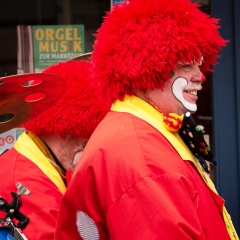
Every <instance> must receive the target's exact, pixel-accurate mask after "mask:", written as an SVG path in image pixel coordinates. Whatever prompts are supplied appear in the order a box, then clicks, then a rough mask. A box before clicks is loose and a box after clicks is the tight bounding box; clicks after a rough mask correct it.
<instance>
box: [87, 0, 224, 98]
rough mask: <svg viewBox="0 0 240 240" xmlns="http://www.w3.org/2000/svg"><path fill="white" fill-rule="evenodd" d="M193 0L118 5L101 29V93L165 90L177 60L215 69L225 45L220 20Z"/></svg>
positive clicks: (97, 52) (97, 59) (97, 63)
mask: <svg viewBox="0 0 240 240" xmlns="http://www.w3.org/2000/svg"><path fill="white" fill-rule="evenodd" d="M198 7H199V5H198V4H193V3H191V2H190V1H189V0H129V1H128V2H122V3H121V4H120V5H114V6H113V8H112V11H111V12H108V13H107V16H106V17H105V20H104V22H103V24H102V26H101V27H100V29H99V30H98V32H97V33H96V35H95V36H96V41H95V43H94V51H93V54H92V61H93V64H94V75H95V80H96V82H97V84H98V86H99V88H100V95H101V96H102V97H107V98H108V100H110V101H111V102H113V101H115V100H116V99H120V100H122V99H123V97H124V95H125V94H129V95H132V94H134V90H135V89H139V90H142V91H144V90H146V89H149V90H152V89H154V88H160V89H164V85H165V82H166V81H168V79H169V78H170V75H171V70H174V69H176V63H178V62H183V63H186V62H188V63H190V62H192V61H193V60H196V61H200V60H201V56H203V57H204V61H203V65H202V69H201V70H202V71H203V72H207V71H211V65H215V64H216V61H215V59H216V58H217V57H218V51H219V50H221V49H222V47H223V46H224V45H226V41H225V40H224V39H223V38H221V36H220V35H219V32H218V29H219V26H218V20H217V19H214V18H211V17H210V16H208V15H207V14H205V13H203V12H201V11H200V10H199V9H198Z"/></svg>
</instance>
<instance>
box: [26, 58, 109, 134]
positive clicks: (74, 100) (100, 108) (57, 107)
mask: <svg viewBox="0 0 240 240" xmlns="http://www.w3.org/2000/svg"><path fill="white" fill-rule="evenodd" d="M91 69H92V64H91V63H90V62H87V61H69V62H61V63H58V64H56V65H52V66H50V67H49V68H47V69H45V70H44V71H43V72H45V73H53V74H56V75H59V76H61V77H63V78H64V79H65V80H66V84H67V89H66V91H65V93H64V94H63V96H62V97H61V99H60V100H58V101H57V102H56V103H55V104H54V105H53V106H51V107H50V108H48V109H47V110H46V111H45V112H43V113H42V114H40V115H38V116H37V117H35V118H34V119H32V120H30V121H28V122H26V123H25V128H26V129H27V130H29V131H31V132H33V133H35V134H36V135H42V134H45V135H48V134H53V133H59V134H63V135H66V134H69V135H72V136H79V137H83V138H84V137H90V136H91V134H92V132H93V131H94V129H95V128H96V127H97V125H98V124H99V122H100V121H101V120H102V119H103V118H104V116H105V115H106V113H107V112H108V110H109V108H108V107H107V106H106V105H105V104H104V103H103V102H100V100H99V99H98V97H97V94H96V89H95V87H94V85H93V84H92V79H91V77H90V72H91ZM56 87H57V83H56V85H54V86H53V91H54V88H56Z"/></svg>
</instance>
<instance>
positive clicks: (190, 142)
mask: <svg viewBox="0 0 240 240" xmlns="http://www.w3.org/2000/svg"><path fill="white" fill-rule="evenodd" d="M179 135H180V137H181V138H182V140H183V141H184V143H185V144H186V145H187V147H188V148H189V150H190V151H191V152H192V154H193V155H194V156H195V157H196V158H197V160H198V161H199V163H200V164H201V166H202V167H203V169H204V170H205V171H206V172H207V173H210V171H209V169H208V165H207V163H206V161H208V162H210V163H211V164H213V165H216V164H217V162H216V159H215V158H214V155H213V153H212V151H211V149H210V147H209V146H208V144H207V143H206V141H205V139H204V135H203V131H202V129H201V127H200V126H198V125H197V124H196V122H195V121H194V119H193V117H192V115H191V114H190V113H189V112H187V113H186V114H185V115H184V118H183V121H182V126H181V128H180V129H179Z"/></svg>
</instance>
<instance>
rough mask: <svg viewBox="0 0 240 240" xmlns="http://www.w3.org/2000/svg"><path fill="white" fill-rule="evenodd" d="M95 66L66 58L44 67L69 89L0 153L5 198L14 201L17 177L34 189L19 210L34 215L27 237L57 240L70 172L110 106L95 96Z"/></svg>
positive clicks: (30, 215)
mask: <svg viewBox="0 0 240 240" xmlns="http://www.w3.org/2000/svg"><path fill="white" fill-rule="evenodd" d="M91 69H92V64H91V63H90V62H87V61H69V62H63V63H59V64H57V65H52V66H50V67H49V68H47V69H45V70H44V71H43V72H44V73H51V74H55V75H58V76H60V77H62V78H63V79H65V81H66V91H65V92H64V93H63V95H62V97H61V98H60V99H59V100H58V101H57V102H56V103H55V104H54V105H53V106H51V107H50V108H48V109H47V110H46V111H44V112H43V113H41V114H40V115H38V116H37V117H35V118H33V119H31V120H30V121H28V122H27V123H25V128H26V131H25V132H24V133H23V134H21V135H20V137H19V138H18V140H17V142H16V143H15V145H14V147H13V148H12V149H10V150H9V151H7V152H6V153H5V154H3V155H2V156H1V157H0V162H1V168H0V182H1V184H0V195H1V197H3V198H4V199H6V200H7V201H8V202H10V201H11V195H10V192H15V191H16V184H17V183H18V182H20V183H21V184H22V185H24V186H26V187H27V188H28V189H29V190H30V192H31V194H30V195H29V196H22V197H21V200H22V207H21V212H22V213H23V214H24V215H25V216H27V217H28V218H29V220H30V223H29V224H28V226H27V227H26V228H25V229H24V230H23V233H24V234H25V236H26V237H27V239H44V240H48V239H49V240H50V239H53V236H54V229H55V225H56V219H57V214H58V209H59V206H60V201H61V198H62V196H63V194H64V192H65V191H66V185H67V182H68V180H69V179H70V177H71V172H72V171H73V169H74V167H75V165H76V163H77V161H78V160H79V158H80V156H81V154H82V152H83V149H84V148H85V145H86V144H87V141H88V139H89V137H90V136H91V134H92V132H93V131H94V129H95V128H96V126H97V125H98V123H99V122H100V121H101V120H102V119H103V118H104V116H105V115H106V113H107V111H108V108H107V107H106V106H105V104H104V103H103V102H101V101H100V100H99V99H98V97H97V95H96V89H95V87H94V85H92V78H91V77H90V75H91V73H90V72H91ZM51 87H52V91H54V89H57V88H58V82H55V83H54V85H52V86H51ZM46 108H47V107H46ZM0 214H2V215H1V217H4V216H3V212H1V213H0Z"/></svg>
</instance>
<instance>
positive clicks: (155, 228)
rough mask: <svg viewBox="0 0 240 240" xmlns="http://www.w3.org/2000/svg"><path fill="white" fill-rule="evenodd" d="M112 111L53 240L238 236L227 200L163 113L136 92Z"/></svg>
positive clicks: (84, 161)
mask: <svg viewBox="0 0 240 240" xmlns="http://www.w3.org/2000/svg"><path fill="white" fill-rule="evenodd" d="M112 110H113V111H111V112H110V113H108V115H107V116H106V117H105V119H104V120H103V121H102V122H101V123H100V125H99V126H98V127H97V129H96V130H95V132H94V133H93V135H92V137H91V139H90V141H89V142H88V144H87V147H86V148H85V150H84V153H83V155H82V157H81V161H80V162H79V163H78V166H77V168H76V170H75V172H74V176H73V178H72V180H71V182H70V185H69V186H68V189H67V191H66V193H65V195H64V197H63V200H62V203H61V207H60V211H59V218H58V222H57V230H56V234H55V240H59V239H64V240H68V239H75V240H76V239H84V240H88V239H102V240H106V239H111V240H118V239H119V240H123V239H126V240H127V239H129V240H140V239H141V240H146V239H147V240H153V239H161V240H170V239H171V240H173V239H174V240H175V239H181V240H182V239H184V240H188V239H189V240H190V239H191V240H192V239H194V240H200V239H201V240H214V239H218V240H228V239H230V238H231V239H238V237H237V234H236V232H235V230H234V227H233V225H232V223H231V220H230V219H229V216H228V214H227V212H226V210H225V208H224V200H223V199H222V198H221V197H220V196H218V195H217V193H216V192H215V189H214V186H213V184H212V182H211V180H210V178H209V177H208V175H207V174H205V173H204V172H203V171H202V169H201V168H200V167H199V165H198V164H197V163H196V161H195V159H194V158H193V156H192V154H191V153H190V151H189V150H188V149H187V147H186V145H185V144H184V143H183V142H182V140H181V138H180V137H179V135H178V133H172V132H168V131H167V130H166V129H165V128H164V127H163V126H162V124H161V118H162V116H161V114H160V113H159V112H157V111H156V110H155V109H154V108H152V107H151V106H150V105H148V104H147V103H145V102H144V101H142V100H140V99H139V98H137V97H134V96H133V97H128V96H126V97H125V100H124V102H120V101H117V102H116V103H115V104H114V105H113V107H112ZM211 189H212V190H211ZM226 225H227V227H226ZM227 228H228V229H227ZM228 230H229V233H228ZM80 236H81V237H80ZM230 236H231V237H230Z"/></svg>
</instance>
